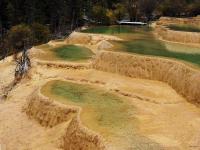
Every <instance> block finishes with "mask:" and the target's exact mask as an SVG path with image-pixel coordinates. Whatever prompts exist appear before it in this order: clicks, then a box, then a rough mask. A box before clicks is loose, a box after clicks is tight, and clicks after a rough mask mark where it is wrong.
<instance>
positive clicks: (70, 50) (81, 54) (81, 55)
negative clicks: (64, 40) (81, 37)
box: [53, 45, 93, 61]
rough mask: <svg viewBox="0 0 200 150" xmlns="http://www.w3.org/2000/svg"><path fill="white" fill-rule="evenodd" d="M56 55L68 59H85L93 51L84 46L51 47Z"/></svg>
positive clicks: (89, 56)
mask: <svg viewBox="0 0 200 150" xmlns="http://www.w3.org/2000/svg"><path fill="white" fill-rule="evenodd" d="M53 52H54V53H55V54H56V56H57V57H59V58H61V59H63V60H68V61H79V60H86V59H89V58H91V57H92V55H93V52H92V51H91V50H90V49H88V48H85V47H82V46H76V45H66V46H61V47H59V48H55V49H53Z"/></svg>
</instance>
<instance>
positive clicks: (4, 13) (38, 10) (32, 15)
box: [0, 0, 200, 55]
mask: <svg viewBox="0 0 200 150" xmlns="http://www.w3.org/2000/svg"><path fill="white" fill-rule="evenodd" d="M198 14H200V0H0V42H1V43H0V55H1V53H2V51H1V49H4V51H3V52H4V53H5V52H6V53H7V52H8V50H5V49H9V50H10V49H13V50H16V51H18V50H21V49H22V48H26V47H27V46H26V45H32V44H40V43H43V42H45V41H47V40H48V39H49V38H52V37H53V36H55V37H59V36H63V35H65V34H66V32H67V31H70V30H73V29H74V28H76V27H78V26H81V25H83V24H85V23H87V24H102V25H109V24H115V23H116V21H117V20H121V19H128V20H131V21H144V22H148V21H151V20H154V19H156V18H158V17H160V16H174V17H177V16H178V17H186V16H187V17H189V16H196V15H198ZM8 43H9V44H8ZM9 46H12V47H11V48H10V47H9Z"/></svg>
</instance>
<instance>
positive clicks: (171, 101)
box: [0, 32, 200, 150]
mask: <svg viewBox="0 0 200 150" xmlns="http://www.w3.org/2000/svg"><path fill="white" fill-rule="evenodd" d="M110 40H122V39H120V38H118V37H115V36H108V35H96V34H85V33H77V32H75V33H73V34H72V35H71V36H70V37H69V38H68V39H66V40H65V41H62V42H56V41H51V42H49V45H52V46H53V47H56V46H58V45H63V44H75V45H82V46H85V47H87V48H90V49H91V50H92V51H93V52H94V53H95V55H94V56H93V58H91V59H89V60H87V61H85V62H83V63H82V62H67V61H49V60H42V59H39V58H37V57H36V56H37V55H36V54H37V53H41V51H42V52H43V53H45V51H44V50H40V49H36V48H33V49H31V50H30V56H31V60H32V69H31V70H30V73H29V75H28V77H27V78H25V79H23V80H22V81H21V82H20V83H19V84H18V85H16V87H14V89H12V91H10V92H9V95H8V98H7V100H6V101H1V103H0V123H1V126H0V144H2V145H3V146H4V147H6V148H7V149H8V150H25V149H34V150H35V149H38V150H42V149H49V150H50V149H52V150H55V149H65V150H122V149H125V150H128V149H156V150H157V149H167V150H171V149H177V150H178V149H181V150H188V149H191V148H192V149H193V147H195V148H197V149H198V147H200V140H199V139H200V129H199V124H200V109H199V103H200V90H199V89H200V71H199V68H198V67H193V66H192V65H188V64H187V63H185V62H180V61H177V60H175V59H167V58H160V57H153V56H152V57H150V56H142V55H136V54H127V53H122V52H110V51H106V49H107V48H111V47H112V44H111V43H110V42H109V41H110ZM36 50H37V51H36ZM14 66H15V64H14V62H13V61H12V57H8V58H6V59H5V60H3V61H1V62H0V68H1V70H2V72H1V74H0V84H1V85H0V86H1V89H0V91H1V93H3V90H5V88H6V86H7V85H9V84H10V83H12V81H13V76H14ZM53 80H62V81H68V82H73V83H79V84H82V85H91V86H94V87H98V88H103V89H104V90H106V91H107V92H109V93H113V94H115V95H117V96H119V97H120V98H122V99H127V102H128V103H130V106H131V107H133V109H134V111H135V112H134V114H130V115H132V116H133V117H132V118H134V120H131V119H130V118H129V119H130V120H131V121H134V123H135V126H133V127H132V128H131V129H132V130H131V131H127V132H130V133H134V134H133V135H134V137H133V139H134V140H133V141H131V142H130V141H129V140H130V139H128V138H126V137H125V136H123V137H120V136H119V137H117V136H116V138H114V139H112V138H109V136H108V137H106V135H105V136H103V135H101V134H100V133H98V132H96V131H93V130H91V129H89V128H88V127H86V126H85V125H84V121H82V120H81V113H83V111H82V108H81V107H77V106H71V105H66V104H64V103H61V102H60V101H57V100H56V99H54V98H53V97H48V96H45V95H43V94H42V93H41V88H42V87H43V86H44V85H45V84H46V83H47V82H49V81H53ZM119 113H120V112H119ZM119 121H120V120H119ZM123 135H125V134H123ZM130 143H131V145H130Z"/></svg>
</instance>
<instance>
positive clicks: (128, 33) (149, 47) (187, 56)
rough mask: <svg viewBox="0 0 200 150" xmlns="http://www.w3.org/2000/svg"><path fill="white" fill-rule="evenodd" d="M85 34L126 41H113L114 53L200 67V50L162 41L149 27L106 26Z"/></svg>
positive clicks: (91, 29) (90, 29) (90, 30)
mask: <svg viewBox="0 0 200 150" xmlns="http://www.w3.org/2000/svg"><path fill="white" fill-rule="evenodd" d="M83 32H91V33H103V34H113V35H115V36H118V37H120V38H122V39H124V41H117V42H116V41H113V44H114V46H115V47H114V48H112V49H111V50H113V51H124V52H129V53H137V54H144V55H154V56H162V57H170V58H176V59H180V60H184V61H187V62H190V63H193V64H196V65H198V66H199V65H200V48H198V47H192V46H187V45H180V44H174V43H173V44H170V43H166V42H163V41H160V40H158V39H156V38H155V36H154V35H153V33H152V29H151V28H148V27H133V26H108V27H105V26H104V27H96V28H95V27H92V28H89V29H87V30H84V31H83ZM166 44H168V45H170V46H166ZM169 47H170V48H169ZM188 50H190V51H188ZM194 51H195V53H194Z"/></svg>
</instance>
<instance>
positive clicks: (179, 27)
mask: <svg viewBox="0 0 200 150" xmlns="http://www.w3.org/2000/svg"><path fill="white" fill-rule="evenodd" d="M168 28H169V29H171V30H175V31H185V32H200V27H198V26H192V25H178V24H173V25H169V26H168Z"/></svg>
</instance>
